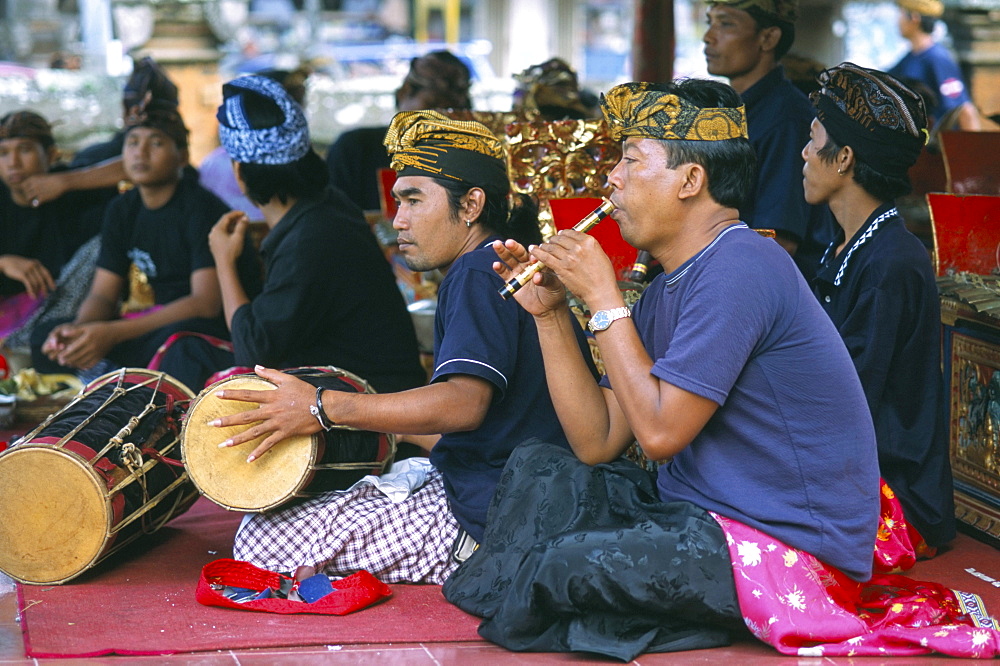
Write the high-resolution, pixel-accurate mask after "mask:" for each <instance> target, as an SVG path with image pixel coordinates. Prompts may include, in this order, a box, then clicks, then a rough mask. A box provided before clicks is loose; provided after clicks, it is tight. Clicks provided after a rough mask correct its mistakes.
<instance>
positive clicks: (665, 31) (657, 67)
mask: <svg viewBox="0 0 1000 666" xmlns="http://www.w3.org/2000/svg"><path fill="white" fill-rule="evenodd" d="M674 43H675V39H674V3H673V0H638V1H637V2H636V9H635V47H634V48H633V50H632V77H633V78H634V79H635V80H636V81H652V82H663V81H669V80H670V79H672V78H673V77H674Z"/></svg>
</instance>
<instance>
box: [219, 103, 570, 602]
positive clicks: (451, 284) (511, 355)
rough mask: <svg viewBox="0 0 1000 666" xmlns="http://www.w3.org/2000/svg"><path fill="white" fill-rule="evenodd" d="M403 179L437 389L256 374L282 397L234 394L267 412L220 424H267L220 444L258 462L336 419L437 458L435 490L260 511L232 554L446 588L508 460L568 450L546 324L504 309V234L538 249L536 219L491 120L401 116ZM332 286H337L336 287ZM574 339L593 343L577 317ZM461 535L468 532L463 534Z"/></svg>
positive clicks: (405, 251)
mask: <svg viewBox="0 0 1000 666" xmlns="http://www.w3.org/2000/svg"><path fill="white" fill-rule="evenodd" d="M385 143H386V146H387V147H388V149H389V152H390V153H391V155H392V164H393V168H395V169H396V170H397V172H398V176H399V177H398V179H397V181H396V184H395V186H394V187H393V194H394V196H395V198H396V199H397V200H398V202H399V212H398V213H397V215H396V218H395V220H394V222H393V225H394V227H395V228H396V229H397V230H398V231H399V240H398V242H399V250H400V253H401V254H402V255H403V257H404V258H405V260H406V262H407V264H408V265H409V267H410V268H411V269H413V270H416V271H428V270H434V269H438V270H440V271H441V272H443V273H444V274H445V277H444V279H443V281H442V282H441V285H440V288H439V291H438V306H437V314H436V317H437V319H436V322H435V344H434V356H435V369H434V373H433V376H432V378H431V382H430V384H429V385H427V386H424V387H420V388H416V389H412V390H410V391H405V392H401V393H393V394H380V395H363V394H348V393H343V392H337V391H317V390H316V389H315V388H314V387H313V386H312V385H310V384H307V383H305V382H303V381H301V380H299V379H297V378H295V377H292V376H290V375H287V374H284V373H281V372H277V371H274V370H268V369H264V368H258V369H257V373H258V374H259V375H260V376H261V377H264V378H265V379H268V380H270V381H272V382H273V383H274V384H276V385H277V388H276V389H275V390H273V391H260V392H257V391H236V390H234V391H229V390H227V391H224V392H222V393H220V394H219V397H220V398H223V399H230V400H241V401H245V402H254V403H259V406H258V407H257V408H256V409H251V410H248V411H246V412H242V413H240V414H236V415H234V416H228V417H223V418H221V419H218V420H216V421H214V422H213V425H218V426H230V425H248V424H253V423H256V425H253V426H252V427H250V428H248V429H247V430H245V431H244V432H243V433H241V434H240V435H237V436H235V437H233V438H231V439H230V440H227V441H225V442H223V446H236V445H239V444H242V443H244V442H249V441H251V440H254V439H255V438H257V437H263V438H264V439H263V440H262V441H261V443H260V444H259V446H257V447H256V448H255V449H254V450H253V452H252V453H251V454H250V456H249V459H248V462H250V463H252V462H253V461H254V460H255V459H257V458H258V457H259V456H261V455H265V454H266V452H267V451H268V449H270V448H271V447H275V446H279V447H280V446H281V445H282V444H281V441H282V440H283V439H286V438H288V437H292V436H296V435H307V434H310V433H315V432H318V431H319V430H320V429H321V428H328V427H330V426H331V425H332V424H334V423H336V424H341V425H348V426H353V427H356V428H362V429H366V430H376V431H381V432H394V433H405V435H406V439H407V440H410V441H415V442H417V443H419V444H420V445H421V446H423V447H424V448H425V449H427V450H429V451H430V461H431V463H433V468H432V469H430V470H429V472H428V474H427V478H426V483H424V484H423V485H421V486H420V487H419V488H418V489H417V490H416V491H415V492H414V493H413V494H412V495H410V496H409V497H408V498H407V499H405V500H404V501H401V502H399V503H393V502H392V501H390V500H389V499H388V498H387V497H386V496H384V495H382V494H381V493H380V492H379V491H378V490H376V489H375V488H374V487H373V486H370V485H363V486H361V487H359V488H356V489H354V490H352V491H350V492H347V493H343V492H334V493H327V494H325V495H321V496H319V497H317V498H316V499H312V500H308V501H306V502H303V503H301V504H298V505H295V506H293V507H291V508H283V509H281V510H278V511H275V512H273V513H270V514H258V515H254V516H252V517H251V518H250V519H248V521H247V522H245V523H244V525H243V527H242V528H241V529H240V531H239V532H238V534H237V535H236V544H235V546H234V556H235V557H236V558H238V559H244V560H249V561H251V562H253V563H255V564H258V565H259V566H263V567H266V568H268V569H273V570H279V571H289V570H293V569H295V568H296V567H297V566H300V565H306V566H315V567H316V568H317V569H318V570H320V571H324V572H326V573H329V574H347V573H350V572H353V571H357V570H359V569H367V570H368V571H370V572H371V573H373V574H375V575H376V576H377V577H379V578H380V579H381V580H383V581H385V582H404V581H409V582H430V583H440V582H442V581H444V580H445V579H447V577H448V576H449V575H450V574H451V572H452V571H454V569H455V568H456V567H457V565H458V562H457V559H456V558H455V557H453V556H452V551H453V549H455V547H456V546H457V545H459V543H466V542H467V541H468V539H467V538H466V537H467V536H471V539H474V540H478V539H480V538H481V537H482V533H483V526H484V525H485V523H486V508H487V505H488V504H489V502H490V499H491V498H492V496H493V490H494V488H495V487H496V484H497V482H498V481H499V478H500V473H501V471H502V469H503V466H504V463H505V462H506V460H507V457H508V455H509V454H510V452H511V450H513V448H514V447H515V446H517V445H518V444H519V443H521V442H522V441H524V440H526V439H529V438H532V437H540V438H543V439H546V440H549V441H554V442H559V443H562V444H563V445H564V446H565V445H566V441H565V438H564V436H563V433H562V429H561V428H560V426H559V423H558V421H557V419H556V417H555V413H554V411H553V407H552V403H551V402H550V400H549V394H548V388H547V386H546V382H545V375H544V371H543V368H542V361H541V350H540V349H539V347H538V340H537V334H536V331H535V325H534V323H533V322H532V319H531V317H530V315H528V314H527V313H526V312H525V311H524V310H523V309H522V308H520V307H519V306H518V305H517V304H516V303H515V302H514V301H512V300H510V301H507V300H503V299H501V298H500V297H499V296H498V295H497V292H498V290H499V289H500V288H501V287H502V286H503V281H502V280H501V279H500V278H499V277H498V276H497V275H496V274H495V272H494V271H493V269H492V264H493V261H494V259H495V258H496V255H495V253H494V252H493V250H492V249H491V243H492V242H493V241H495V240H499V239H501V238H505V237H508V236H512V237H515V238H518V239H520V240H521V242H525V243H532V242H538V241H539V240H540V233H539V230H538V222H537V212H536V209H535V208H534V206H532V205H531V204H530V202H529V201H528V200H526V199H524V198H522V200H521V201H520V204H519V205H517V206H515V207H514V208H513V209H512V210H511V209H510V207H509V204H508V194H509V190H510V183H509V181H508V179H507V173H506V168H505V164H504V159H503V157H504V155H503V147H502V145H501V144H500V142H499V141H498V140H497V139H496V138H495V137H494V136H493V134H491V133H490V132H489V130H487V128H486V127H484V126H483V125H481V124H479V123H475V122H461V121H453V120H450V119H448V118H446V117H444V116H443V115H441V114H438V113H436V112H433V111H412V112H402V113H400V114H397V116H396V117H395V118H394V119H393V122H392V125H391V126H390V128H389V132H388V134H387V135H386V139H385ZM332 286H334V287H336V286H337V285H332ZM564 315H565V317H566V321H565V322H564V323H565V325H566V326H567V327H572V330H573V336H574V341H575V342H574V344H576V345H577V347H578V348H579V350H580V352H581V353H583V352H584V351H585V350H586V349H587V346H586V343H585V340H584V338H583V334H582V331H580V330H579V327H578V326H577V324H576V323H575V321H574V320H573V319H572V318H571V316H570V314H569V313H568V312H566V313H564ZM463 532H464V533H465V534H463Z"/></svg>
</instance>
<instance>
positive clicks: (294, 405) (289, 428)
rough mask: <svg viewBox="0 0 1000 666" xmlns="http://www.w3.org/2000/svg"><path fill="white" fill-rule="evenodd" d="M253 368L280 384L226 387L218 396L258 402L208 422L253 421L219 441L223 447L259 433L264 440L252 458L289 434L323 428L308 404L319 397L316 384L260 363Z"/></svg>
mask: <svg viewBox="0 0 1000 666" xmlns="http://www.w3.org/2000/svg"><path fill="white" fill-rule="evenodd" d="M254 371H255V372H256V373H257V375H258V376H260V377H263V378H264V379H266V380H268V381H269V382H271V383H272V384H274V385H275V386H276V387H277V388H275V389H274V390H273V391H248V390H239V389H227V390H224V391H219V393H218V394H217V396H218V397H219V398H221V399H223V400H238V401H239V402H249V403H257V407H256V408H255V409H248V410H246V411H245V412H240V413H239V414H233V415H231V416H223V417H221V418H218V419H215V420H214V421H210V422H209V425H211V426H216V427H220V428H224V427H226V426H234V425H250V424H255V425H252V426H251V427H250V428H247V429H246V430H244V431H243V432H241V433H239V434H236V435H233V436H232V437H230V438H229V439H227V440H226V441H224V442H222V443H221V444H219V447H220V448H223V447H227V446H239V445H240V444H245V443H246V442H249V441H250V440H253V439H256V438H258V437H263V438H264V441H262V442H261V443H260V446H258V447H257V448H256V449H254V450H253V452H252V453H251V454H250V456H249V457H248V458H247V462H248V463H249V462H253V461H254V460H256V459H257V458H260V457H261V456H262V455H264V453H266V452H267V451H268V450H269V449H270V448H271V447H272V446H274V445H275V444H277V443H278V442H280V441H282V440H284V439H288V438H289V437H296V436H303V435H311V434H313V433H316V432H319V431H320V430H321V428H320V425H319V421H317V420H316V417H314V416H313V415H312V414H311V413H310V412H309V405H312V404H314V403H315V401H316V388H315V387H314V386H313V385H312V384H308V383H306V382H304V381H302V380H301V379H299V378H298V377H295V376H293V375H289V374H286V373H284V372H279V371H278V370H270V369H268V368H263V367H261V366H259V365H258V366H257V367H256V368H254Z"/></svg>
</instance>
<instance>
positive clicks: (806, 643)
mask: <svg viewBox="0 0 1000 666" xmlns="http://www.w3.org/2000/svg"><path fill="white" fill-rule="evenodd" d="M890 493H891V491H890ZM887 499H891V500H892V502H891V503H895V506H896V508H897V509H898V502H895V498H887V497H886V495H885V493H884V492H883V508H885V506H886V500H887ZM901 515H902V514H901V512H900V513H899V516H901ZM712 516H713V517H714V518H715V520H716V521H718V523H719V525H720V526H722V529H723V531H725V533H726V540H727V542H728V544H729V555H730V558H731V559H732V563H733V577H734V580H735V583H736V592H737V596H738V598H739V602H740V611H741V612H742V614H743V620H744V622H745V623H746V625H747V627H748V628H749V629H750V631H751V632H753V634H754V636H756V637H757V638H759V639H760V640H762V641H764V642H765V643H768V644H770V645H773V646H774V647H775V648H776V649H777V650H778V651H779V652H781V653H782V654H788V655H797V656H800V657H823V656H852V657H865V656H890V655H892V656H913V655H920V654H928V653H930V652H940V653H942V654H946V655H950V656H953V657H971V658H979V659H983V658H990V657H994V656H998V655H1000V632H998V631H997V626H998V625H997V622H996V620H994V619H993V618H992V617H990V616H989V614H988V613H987V611H986V608H985V606H984V604H983V601H982V599H981V598H980V597H979V596H978V595H975V594H969V593H965V592H959V591H955V590H949V589H947V588H945V587H943V586H941V585H939V584H937V583H931V582H922V581H916V580H913V579H911V578H907V577H905V576H900V575H895V574H887V573H879V571H880V570H882V571H885V570H887V569H895V568H896V567H897V566H904V567H905V563H906V562H907V561H909V563H910V564H911V565H912V560H908V558H907V556H906V554H905V550H906V549H905V546H901V545H900V544H901V543H902V542H901V541H898V540H896V541H892V540H891V539H888V538H887V539H884V540H881V541H879V543H878V545H877V547H876V550H875V562H876V567H875V571H876V574H875V575H874V576H872V578H871V580H869V581H868V582H866V583H858V582H857V581H854V580H852V579H850V578H848V577H847V576H846V575H844V574H843V573H841V572H840V571H838V570H837V569H834V568H833V567H830V566H827V565H825V564H823V563H822V562H820V561H819V560H817V559H816V558H815V557H813V556H812V555H810V554H808V553H806V552H803V551H801V550H796V549H795V548H791V547H789V546H787V545H785V544H784V543H782V542H781V541H779V540H778V539H775V538H773V537H770V536H768V535H767V534H764V533H763V532H761V531H759V530H756V529H754V528H752V527H749V526H747V525H744V524H742V523H739V522H737V521H734V520H730V519H728V518H724V517H722V516H719V515H717V514H715V513H713V514H712ZM890 519H891V514H890ZM885 520H886V514H885V513H883V520H882V525H880V539H882V537H886V536H888V535H887V534H885V533H883V530H884V529H888V528H887V527H886V525H885ZM890 523H891V524H890V526H889V527H890V528H891V529H890V532H895V533H897V537H900V533H905V532H907V530H906V529H905V523H903V522H895V520H892V519H891V520H890ZM904 541H905V539H904ZM887 543H895V544H896V547H897V549H896V552H895V554H893V553H892V552H891V551H892V549H891V548H890V549H889V550H888V551H887V550H886V548H885V545H886V544H887ZM879 548H882V550H883V553H882V557H881V558H880V552H879ZM886 557H888V559H889V561H886V559H885V558H886ZM910 557H913V555H912V549H911V555H910ZM893 558H896V561H895V563H893Z"/></svg>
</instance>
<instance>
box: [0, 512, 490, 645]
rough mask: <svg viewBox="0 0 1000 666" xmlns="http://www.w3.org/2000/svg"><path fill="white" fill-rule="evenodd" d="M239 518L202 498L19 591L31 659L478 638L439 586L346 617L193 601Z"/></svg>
mask: <svg viewBox="0 0 1000 666" xmlns="http://www.w3.org/2000/svg"><path fill="white" fill-rule="evenodd" d="M241 516H242V514H238V513H231V512H227V511H225V510H223V509H221V508H219V507H218V506H216V505H215V504H212V503H211V502H209V501H208V500H205V499H201V500H199V501H198V503H197V504H195V506H194V507H193V508H192V509H191V510H190V511H188V512H187V513H186V514H184V515H183V516H181V517H179V518H177V519H176V520H174V521H173V522H172V523H170V525H169V526H168V527H165V528H164V529H162V530H160V532H158V533H157V534H155V535H153V536H152V537H150V538H149V539H148V540H146V541H144V542H140V543H139V544H135V545H134V546H133V547H131V548H130V549H129V550H128V551H127V552H123V553H119V554H118V555H116V556H115V557H113V558H112V559H111V561H108V562H105V563H103V564H101V565H100V566H98V567H97V568H96V569H94V570H92V571H90V572H87V573H86V574H84V575H83V576H81V577H79V578H77V579H75V580H73V581H71V582H69V583H67V584H65V585H58V586H53V585H18V591H17V594H18V608H19V609H20V610H21V617H22V623H21V626H22V630H23V632H24V648H25V652H26V654H27V656H29V657H86V656H96V655H102V654H125V655H138V654H172V653H176V652H198V651H204V650H236V649H247V648H264V647H290V646H298V645H347V644H364V643H438V642H453V641H478V640H482V639H481V638H480V637H479V635H478V634H477V633H476V627H477V626H478V624H479V620H478V618H475V617H472V616H471V615H467V614H465V613H464V612H462V611H460V610H458V609H457V608H455V607H454V606H452V605H451V604H449V603H448V602H447V601H445V600H444V597H442V596H441V588H440V587H438V586H436V585H393V586H392V592H393V596H392V597H391V598H389V599H387V600H386V601H384V602H382V603H379V604H376V605H375V606H372V607H370V608H366V609H364V610H361V611H358V612H356V613H352V614H350V615H344V616H321V615H293V616H281V615H272V614H269V613H251V612H246V611H241V610H230V609H226V608H215V607H209V606H202V605H201V604H199V603H198V602H197V601H195V594H194V592H195V587H196V586H197V583H198V577H199V575H200V572H201V568H202V567H203V566H204V565H205V564H207V563H208V562H211V561H212V560H216V559H218V558H221V557H231V556H232V541H233V535H234V534H235V533H236V527H237V526H238V525H239V521H240V518H241Z"/></svg>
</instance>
